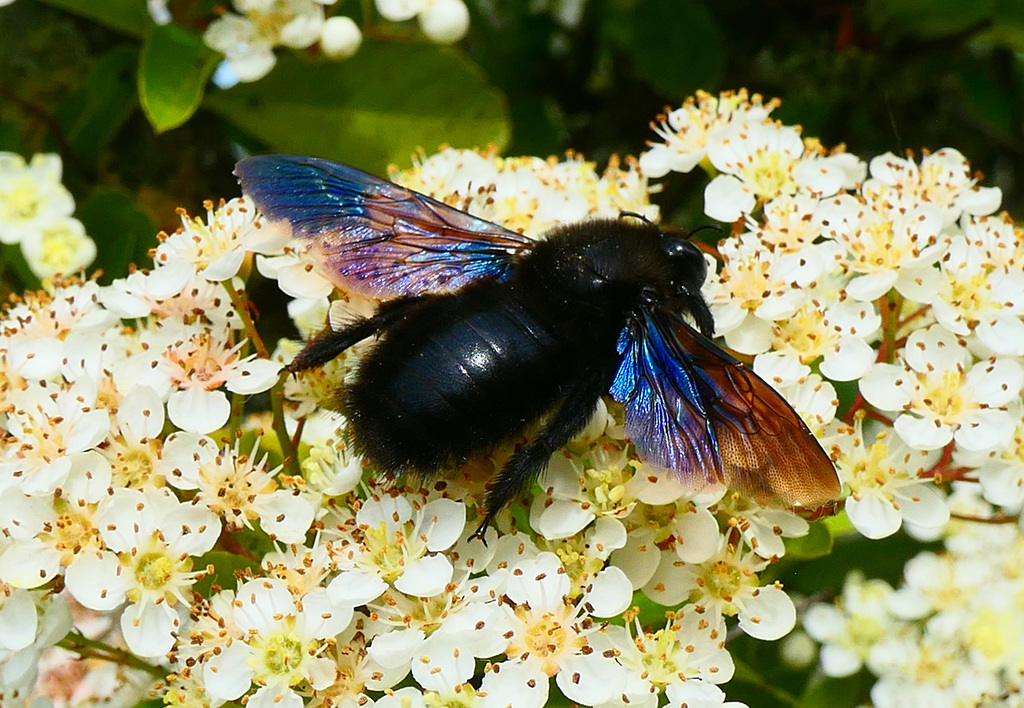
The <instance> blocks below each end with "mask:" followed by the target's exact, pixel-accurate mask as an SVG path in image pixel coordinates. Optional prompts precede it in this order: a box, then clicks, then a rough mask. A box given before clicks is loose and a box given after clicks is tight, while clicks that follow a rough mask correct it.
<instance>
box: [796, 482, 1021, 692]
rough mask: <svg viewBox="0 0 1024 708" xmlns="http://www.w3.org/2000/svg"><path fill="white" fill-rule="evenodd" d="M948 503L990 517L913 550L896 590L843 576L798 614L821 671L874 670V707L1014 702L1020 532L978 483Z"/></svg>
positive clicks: (1018, 668) (1017, 689) (1018, 679)
mask: <svg viewBox="0 0 1024 708" xmlns="http://www.w3.org/2000/svg"><path fill="white" fill-rule="evenodd" d="M951 503H952V504H953V505H954V507H955V508H956V509H957V510H958V511H961V512H969V513H971V514H972V515H975V516H977V515H979V514H981V515H985V516H983V517H982V518H985V519H986V520H987V521H989V522H997V523H977V522H966V523H965V522H958V523H956V524H951V525H950V527H949V529H948V530H947V533H946V538H945V549H944V550H942V551H941V552H938V553H935V552H931V551H926V552H922V553H920V554H918V555H917V556H916V557H914V558H912V559H911V560H910V561H909V562H908V563H907V564H906V567H905V568H904V581H903V583H902V585H901V586H900V587H899V588H898V589H893V588H892V587H891V586H890V585H888V584H887V583H885V582H884V581H881V580H865V579H864V578H863V576H861V575H859V574H856V573H855V574H851V575H850V576H849V577H848V578H847V581H846V585H845V587H844V588H843V592H842V595H841V597H839V598H837V599H836V601H835V604H816V605H812V606H811V607H810V608H809V609H808V611H807V615H806V617H805V618H804V626H805V628H806V629H807V632H808V633H809V634H810V635H811V636H812V637H813V638H814V639H816V640H818V641H819V642H821V643H822V648H821V654H820V660H821V669H822V672H823V673H824V674H825V675H827V676H836V677H840V676H848V675H851V674H853V673H855V672H856V671H858V670H860V668H861V667H862V666H866V667H867V668H868V669H869V670H870V671H871V672H872V673H873V674H874V675H875V676H877V677H878V680H877V681H876V682H875V684H874V685H873V686H872V688H871V701H872V704H873V705H874V706H876V708H896V707H897V706H906V705H932V706H939V707H944V706H951V707H952V706H995V705H1006V706H1009V705H1020V695H1021V689H1022V688H1024V685H1022V674H1021V667H1022V666H1024V663H1022V662H1024V616H1022V612H1024V608H1022V606H1021V603H1020V596H1021V582H1020V567H1021V562H1022V561H1024V535H1022V533H1021V529H1020V526H1019V525H1017V524H1008V523H998V521H999V520H1000V518H999V517H997V516H995V515H993V514H992V512H991V509H990V507H988V505H987V504H985V502H984V501H983V500H981V499H979V498H978V485H975V484H971V485H964V484H962V483H958V484H957V489H956V491H955V492H954V494H953V496H952V497H951ZM1004 520H1005V519H1004Z"/></svg>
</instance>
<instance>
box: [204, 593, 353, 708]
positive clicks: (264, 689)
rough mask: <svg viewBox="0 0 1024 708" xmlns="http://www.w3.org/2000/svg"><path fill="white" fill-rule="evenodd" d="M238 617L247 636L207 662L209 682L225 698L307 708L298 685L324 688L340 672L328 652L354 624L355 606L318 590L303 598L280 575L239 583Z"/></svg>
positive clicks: (267, 707)
mask: <svg viewBox="0 0 1024 708" xmlns="http://www.w3.org/2000/svg"><path fill="white" fill-rule="evenodd" d="M232 604H233V619H234V622H235V625H236V626H237V627H238V629H239V630H240V631H241V633H242V636H241V638H240V639H239V640H236V641H234V642H232V643H231V644H229V645H228V646H227V648H226V649H224V650H223V651H221V652H219V653H217V654H215V655H214V656H212V657H211V658H210V659H209V660H207V661H206V662H204V664H203V682H204V684H205V686H206V689H207V690H208V691H209V693H210V695H211V696H212V697H214V698H218V699H222V700H229V701H230V700H234V699H236V698H240V697H241V696H242V695H244V694H245V693H246V692H248V691H249V689H250V686H251V685H252V684H253V683H255V684H256V685H258V686H259V688H258V689H257V690H256V691H255V692H254V693H253V694H252V695H250V696H249V697H248V700H247V702H246V705H247V706H249V707H250V708H301V706H302V705H303V702H302V698H301V697H300V696H299V694H298V693H297V692H296V691H295V686H297V685H299V684H300V683H306V684H308V685H309V686H310V687H312V688H313V689H324V688H327V687H328V686H330V685H331V683H332V682H333V681H334V680H335V676H336V665H335V663H334V662H333V661H331V660H330V659H329V658H327V657H325V656H323V655H322V654H323V652H324V650H325V649H326V648H327V646H328V643H327V642H325V641H324V640H325V639H328V638H331V637H334V636H335V635H336V634H338V633H340V632H341V631H342V630H344V629H345V627H346V626H348V624H349V622H350V621H351V619H352V611H351V609H348V610H347V611H346V610H345V609H343V608H341V607H339V606H336V605H334V604H332V603H330V602H329V601H328V600H327V596H326V592H324V591H323V590H320V591H316V592H314V593H312V594H309V595H306V596H304V597H302V598H301V600H300V599H297V598H295V597H293V596H292V594H291V593H290V592H289V591H288V588H287V587H286V586H285V584H284V583H282V582H281V581H279V580H271V579H256V580H250V581H249V582H247V583H244V584H243V585H242V586H241V587H239V588H238V592H237V594H236V597H235V600H234V602H233V603H232Z"/></svg>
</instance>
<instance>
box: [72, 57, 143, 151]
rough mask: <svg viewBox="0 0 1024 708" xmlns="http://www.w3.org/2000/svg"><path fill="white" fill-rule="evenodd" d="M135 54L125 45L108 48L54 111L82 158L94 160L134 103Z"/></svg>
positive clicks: (133, 106) (129, 112) (119, 127)
mask: <svg viewBox="0 0 1024 708" xmlns="http://www.w3.org/2000/svg"><path fill="white" fill-rule="evenodd" d="M137 56H138V52H137V51H136V50H135V48H134V47H131V46H128V45H122V46H119V47H115V48H114V49H112V50H110V51H109V52H107V53H106V54H105V55H104V56H103V57H101V58H100V59H99V60H98V61H97V62H96V63H95V64H94V65H93V67H92V69H91V70H90V71H89V73H88V75H86V77H85V79H84V80H83V82H82V85H81V86H79V88H78V90H76V91H75V92H74V93H73V94H71V95H70V96H68V97H67V98H65V99H64V100H62V101H61V102H60V103H59V104H58V105H57V107H56V109H55V110H54V113H53V118H54V120H55V121H56V122H57V124H58V125H59V126H60V127H61V130H62V132H63V134H64V138H65V139H66V140H67V142H68V144H70V146H71V148H72V149H73V150H74V152H75V154H76V155H77V156H78V157H79V158H81V159H82V160H84V161H86V162H90V163H95V162H96V160H97V159H98V157H99V154H100V152H101V151H102V150H103V149H104V148H105V147H106V146H107V145H109V144H110V142H111V141H112V140H113V139H114V137H115V136H116V135H117V132H118V131H119V130H120V129H121V126H123V125H124V122H125V121H126V120H128V116H130V115H131V113H132V111H133V110H135V107H136V106H137V105H138V102H137V101H136V98H135V82H134V81H133V76H132V75H133V73H134V67H135V63H136V61H137Z"/></svg>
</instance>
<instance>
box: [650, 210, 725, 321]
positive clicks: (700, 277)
mask: <svg viewBox="0 0 1024 708" xmlns="http://www.w3.org/2000/svg"><path fill="white" fill-rule="evenodd" d="M689 236H690V234H683V233H682V232H676V231H671V230H667V229H663V230H662V232H661V244H662V250H663V251H664V252H665V253H666V254H667V255H668V257H669V260H670V262H671V263H672V285H673V287H674V289H675V293H674V299H675V301H676V302H675V303H674V304H675V305H676V307H680V308H682V309H683V310H685V311H686V312H688V313H690V315H691V316H692V317H693V319H694V321H695V322H696V324H697V329H699V330H700V331H701V334H703V335H704V336H705V337H711V336H712V335H713V334H714V331H715V321H714V319H713V318H712V316H711V309H710V308H709V307H708V304H707V302H706V301H705V300H704V295H703V294H701V288H702V287H703V286H704V280H705V279H706V278H707V275H708V264H707V261H705V260H704V254H703V253H701V251H700V249H699V248H697V247H696V246H695V245H694V244H693V243H692V242H691V241H690V240H689Z"/></svg>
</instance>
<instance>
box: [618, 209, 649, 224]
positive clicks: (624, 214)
mask: <svg viewBox="0 0 1024 708" xmlns="http://www.w3.org/2000/svg"><path fill="white" fill-rule="evenodd" d="M619 218H620V219H626V218H633V219H640V221H643V222H644V223H647V224H651V225H652V226H653V225H654V222H653V221H651V220H650V219H648V218H647V217H646V216H644V215H643V214H640V213H637V212H635V211H620V212H619Z"/></svg>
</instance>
